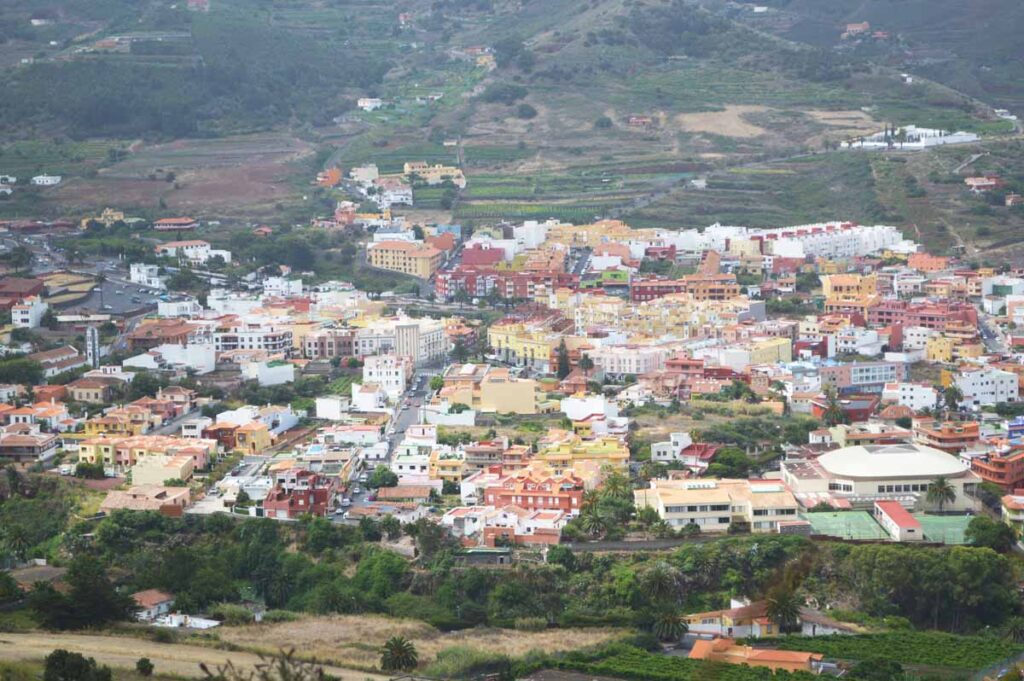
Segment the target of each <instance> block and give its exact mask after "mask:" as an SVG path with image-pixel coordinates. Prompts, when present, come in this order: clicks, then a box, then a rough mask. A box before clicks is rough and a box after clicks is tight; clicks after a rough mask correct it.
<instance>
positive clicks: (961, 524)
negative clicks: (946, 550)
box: [914, 513, 973, 544]
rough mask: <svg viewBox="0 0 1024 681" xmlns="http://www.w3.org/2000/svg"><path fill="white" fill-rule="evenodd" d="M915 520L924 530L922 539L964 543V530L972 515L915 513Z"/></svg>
mask: <svg viewBox="0 0 1024 681" xmlns="http://www.w3.org/2000/svg"><path fill="white" fill-rule="evenodd" d="M914 517H915V518H917V522H919V523H921V529H922V530H924V540H925V541H932V542H942V543H944V544H966V543H967V540H965V539H964V530H966V529H967V525H968V524H969V523H970V522H971V518H972V517H973V516H969V515H930V514H928V513H915V514H914Z"/></svg>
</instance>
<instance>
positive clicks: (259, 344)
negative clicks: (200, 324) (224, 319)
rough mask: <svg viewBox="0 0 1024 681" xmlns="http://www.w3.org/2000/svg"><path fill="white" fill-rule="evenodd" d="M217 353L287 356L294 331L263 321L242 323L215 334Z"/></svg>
mask: <svg viewBox="0 0 1024 681" xmlns="http://www.w3.org/2000/svg"><path fill="white" fill-rule="evenodd" d="M213 342H214V345H215V347H216V348H217V352H229V351H231V350H263V351H265V352H269V353H281V354H285V355H287V354H288V353H290V352H291V349H292V330H291V329H287V328H280V327H276V326H273V325H271V324H269V323H264V322H263V321H258V320H253V321H240V322H238V323H236V324H235V325H234V326H232V327H230V328H229V329H227V330H225V331H217V332H216V333H214V334H213Z"/></svg>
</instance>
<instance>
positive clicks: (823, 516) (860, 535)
mask: <svg viewBox="0 0 1024 681" xmlns="http://www.w3.org/2000/svg"><path fill="white" fill-rule="evenodd" d="M800 517H801V518H803V519H804V520H806V521H807V522H809V523H810V524H811V528H812V532H813V533H814V534H824V535H828V536H830V537H838V538H839V539H888V538H889V535H888V534H886V532H885V530H883V529H882V526H881V525H879V524H878V523H877V522H875V519H874V518H872V517H871V514H870V513H868V512H867V511H838V512H835V513H804V514H802V515H801V516H800Z"/></svg>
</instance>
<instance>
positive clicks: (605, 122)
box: [594, 116, 613, 130]
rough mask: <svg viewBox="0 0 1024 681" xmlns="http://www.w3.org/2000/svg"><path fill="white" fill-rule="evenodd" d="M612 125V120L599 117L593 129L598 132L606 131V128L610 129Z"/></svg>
mask: <svg viewBox="0 0 1024 681" xmlns="http://www.w3.org/2000/svg"><path fill="white" fill-rule="evenodd" d="M612 125H613V123H612V119H610V118H608V117H607V116H601V117H600V118H598V119H597V120H596V121H594V127H595V128H597V129H599V130H607V129H608V128H610V127H612Z"/></svg>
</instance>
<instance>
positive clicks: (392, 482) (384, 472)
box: [366, 464, 398, 489]
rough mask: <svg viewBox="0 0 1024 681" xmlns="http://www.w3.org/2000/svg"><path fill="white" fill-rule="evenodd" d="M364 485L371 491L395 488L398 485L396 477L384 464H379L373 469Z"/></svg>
mask: <svg viewBox="0 0 1024 681" xmlns="http://www.w3.org/2000/svg"><path fill="white" fill-rule="evenodd" d="M366 485H367V487H372V488H373V489H377V488H380V487H395V486H396V485H398V475H397V474H396V473H395V472H394V471H393V470H391V469H390V468H388V467H387V466H385V465H384V464H380V465H379V466H377V467H376V468H374V469H373V473H372V474H371V475H370V479H369V480H368V481H367V482H366Z"/></svg>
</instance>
